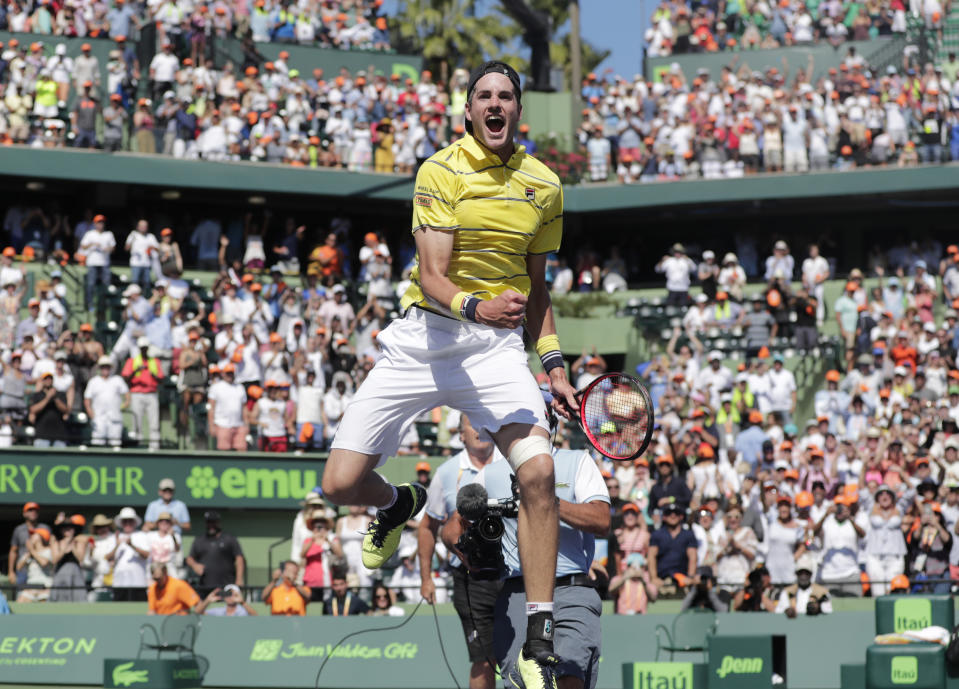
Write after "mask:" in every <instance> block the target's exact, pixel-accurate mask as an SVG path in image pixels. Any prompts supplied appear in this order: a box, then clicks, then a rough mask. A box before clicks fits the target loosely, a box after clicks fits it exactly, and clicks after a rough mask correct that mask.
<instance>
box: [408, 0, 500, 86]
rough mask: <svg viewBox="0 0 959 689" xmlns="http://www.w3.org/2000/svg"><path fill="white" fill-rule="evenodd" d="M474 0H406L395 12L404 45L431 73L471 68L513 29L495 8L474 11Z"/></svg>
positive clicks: (495, 50)
mask: <svg viewBox="0 0 959 689" xmlns="http://www.w3.org/2000/svg"><path fill="white" fill-rule="evenodd" d="M477 4H478V3H477V1H476V0H405V2H403V3H402V4H401V6H400V7H399V10H398V12H397V16H396V22H397V31H398V32H399V35H400V38H401V43H402V44H404V46H405V48H406V49H408V50H411V51H413V52H415V53H419V54H421V55H422V56H423V57H424V58H426V60H427V62H428V63H430V64H429V66H430V67H432V68H433V69H434V70H436V71H435V72H434V73H436V74H443V73H444V70H442V69H438V67H440V66H441V65H442V64H444V63H445V65H446V66H447V71H446V72H445V73H446V74H452V72H453V70H454V69H456V68H457V67H465V68H466V69H471V68H473V67H475V66H476V65H478V64H480V63H482V62H483V60H485V59H486V56H487V55H492V54H498V53H499V50H500V46H501V45H502V44H503V43H504V42H505V41H508V40H510V39H511V38H512V37H513V35H514V31H513V28H512V27H511V26H510V25H509V24H510V22H508V20H507V19H506V18H505V17H504V16H503V15H501V14H499V13H498V12H490V13H487V14H484V15H482V16H481V15H478V14H477V7H476V6H477Z"/></svg>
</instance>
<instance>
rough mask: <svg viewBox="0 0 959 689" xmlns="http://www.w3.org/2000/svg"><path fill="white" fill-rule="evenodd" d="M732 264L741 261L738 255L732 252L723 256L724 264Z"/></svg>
mask: <svg viewBox="0 0 959 689" xmlns="http://www.w3.org/2000/svg"><path fill="white" fill-rule="evenodd" d="M730 262H732V263H739V259H738V258H737V257H736V254H734V253H733V252H732V251H730V252H727V253H726V255H725V256H723V263H730Z"/></svg>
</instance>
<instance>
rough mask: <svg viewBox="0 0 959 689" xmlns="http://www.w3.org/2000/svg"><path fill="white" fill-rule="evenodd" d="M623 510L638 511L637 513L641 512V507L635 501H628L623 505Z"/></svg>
mask: <svg viewBox="0 0 959 689" xmlns="http://www.w3.org/2000/svg"><path fill="white" fill-rule="evenodd" d="M622 511H623V512H636V513H637V514H639V507H638V506H637V505H636V504H635V503H632V502H627V503H626V504H625V505H623V508H622Z"/></svg>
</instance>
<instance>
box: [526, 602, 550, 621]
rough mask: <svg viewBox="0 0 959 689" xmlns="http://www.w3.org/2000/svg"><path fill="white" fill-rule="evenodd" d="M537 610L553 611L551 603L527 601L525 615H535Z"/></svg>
mask: <svg viewBox="0 0 959 689" xmlns="http://www.w3.org/2000/svg"><path fill="white" fill-rule="evenodd" d="M538 612H550V613H551V612H553V603H552V602H549V603H527V604H526V616H527V617H529V616H530V615H535V614H536V613H538Z"/></svg>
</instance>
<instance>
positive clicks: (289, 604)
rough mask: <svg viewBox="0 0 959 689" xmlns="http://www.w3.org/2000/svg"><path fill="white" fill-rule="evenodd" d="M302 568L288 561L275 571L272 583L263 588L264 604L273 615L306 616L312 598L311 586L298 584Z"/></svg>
mask: <svg viewBox="0 0 959 689" xmlns="http://www.w3.org/2000/svg"><path fill="white" fill-rule="evenodd" d="M299 573H300V566H299V565H298V564H296V563H295V562H293V560H287V561H286V562H284V563H283V564H282V565H280V566H279V567H277V568H276V569H275V570H273V577H272V578H271V580H270V583H269V584H267V585H266V586H265V587H263V593H262V598H263V602H264V603H266V604H267V605H269V606H270V614H271V615H290V616H303V615H306V606H307V603H309V602H310V599H311V598H312V595H313V594H312V592H311V591H310V587H309V586H302V585H298V584H297V583H296V578H297V576H298V575H299Z"/></svg>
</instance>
